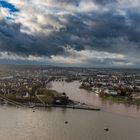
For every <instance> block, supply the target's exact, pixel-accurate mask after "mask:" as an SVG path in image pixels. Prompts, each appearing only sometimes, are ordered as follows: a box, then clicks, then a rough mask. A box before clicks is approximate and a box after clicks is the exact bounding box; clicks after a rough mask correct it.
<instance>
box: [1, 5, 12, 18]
mask: <svg viewBox="0 0 140 140" xmlns="http://www.w3.org/2000/svg"><path fill="white" fill-rule="evenodd" d="M9 15H10V13H9V10H8V9H7V8H3V7H1V6H0V20H3V19H5V18H6V17H8V16H9Z"/></svg>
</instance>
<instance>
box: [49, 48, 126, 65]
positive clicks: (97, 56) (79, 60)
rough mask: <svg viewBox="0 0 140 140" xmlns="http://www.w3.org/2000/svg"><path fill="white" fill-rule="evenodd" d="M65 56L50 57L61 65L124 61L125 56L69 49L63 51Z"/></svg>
mask: <svg viewBox="0 0 140 140" xmlns="http://www.w3.org/2000/svg"><path fill="white" fill-rule="evenodd" d="M65 54H66V55H56V56H55V55H52V56H51V58H52V60H53V61H54V62H57V63H63V64H86V63H88V61H100V62H101V61H104V60H105V59H110V60H113V59H115V60H125V59H126V56H125V55H123V54H117V53H109V52H103V51H95V50H81V51H76V50H74V49H72V48H70V47H67V48H66V49H65Z"/></svg>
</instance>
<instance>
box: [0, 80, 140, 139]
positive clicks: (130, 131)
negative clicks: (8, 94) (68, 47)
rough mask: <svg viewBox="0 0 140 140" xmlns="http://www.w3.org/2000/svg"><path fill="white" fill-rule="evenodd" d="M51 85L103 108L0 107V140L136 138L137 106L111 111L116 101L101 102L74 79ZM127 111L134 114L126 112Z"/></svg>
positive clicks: (138, 129)
mask: <svg viewBox="0 0 140 140" xmlns="http://www.w3.org/2000/svg"><path fill="white" fill-rule="evenodd" d="M52 84H53V89H55V90H58V91H61V92H66V93H67V94H68V95H69V96H70V98H72V99H75V100H78V101H81V102H85V103H89V104H91V105H96V106H101V107H102V109H103V110H102V111H86V110H75V109H74V110H73V109H65V108H63V109H61V108H46V109H45V108H37V109H35V112H33V109H28V108H16V107H12V106H6V105H4V106H0V139H1V140H132V139H133V140H140V117H139V116H138V114H139V109H138V108H137V109H135V107H134V106H133V107H132V106H125V105H124V107H122V106H123V105H118V107H121V109H117V111H116V110H114V111H113V109H115V108H117V104H116V105H114V104H109V103H103V102H102V101H100V99H99V98H98V97H96V95H94V94H93V93H89V92H86V91H85V90H81V89H79V88H78V87H77V86H78V84H79V83H78V82H74V83H62V82H54V83H52ZM72 85H73V86H72ZM68 89H69V90H68ZM78 91H79V92H78ZM83 97H84V99H83ZM94 97H96V98H94ZM109 107H110V108H111V109H109ZM127 108H129V109H127ZM133 108H134V111H132V110H133ZM125 109H126V110H127V111H125V113H122V112H123V110H125ZM110 110H111V111H110ZM130 110H131V111H130ZM136 111H137V113H136ZM112 112H113V113H112ZM131 112H134V114H135V115H130V113H131ZM120 114H121V115H120ZM130 116H133V117H130ZM65 121H68V124H65V123H64V122H65ZM105 127H108V128H109V131H108V132H106V131H104V128H105Z"/></svg>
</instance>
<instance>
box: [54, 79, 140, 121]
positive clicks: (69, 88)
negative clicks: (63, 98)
mask: <svg viewBox="0 0 140 140" xmlns="http://www.w3.org/2000/svg"><path fill="white" fill-rule="evenodd" d="M79 86H80V83H79V82H78V81H74V82H71V83H67V82H52V89H54V90H56V91H58V92H65V93H66V94H67V95H68V96H69V97H70V99H72V100H75V101H80V102H84V103H86V104H88V105H93V106H97V107H100V108H101V109H102V110H103V111H107V112H112V113H117V114H121V115H125V116H130V117H135V118H139V119H140V107H139V106H136V105H130V104H123V103H115V102H112V101H107V100H102V99H101V98H100V97H99V96H98V95H96V94H95V93H93V92H88V91H86V90H84V89H80V88H79Z"/></svg>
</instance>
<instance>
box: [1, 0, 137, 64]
mask: <svg viewBox="0 0 140 140" xmlns="http://www.w3.org/2000/svg"><path fill="white" fill-rule="evenodd" d="M90 1H91V0H90ZM93 1H94V3H95V4H97V5H99V6H101V7H102V8H104V7H106V8H108V6H107V5H109V7H110V8H109V10H105V11H104V10H102V8H101V9H98V10H95V11H88V12H87V13H86V12H75V13H73V14H70V13H68V14H66V15H64V19H65V20H66V21H67V23H66V25H65V29H61V30H59V31H53V32H52V33H51V34H50V35H44V34H37V35H34V34H27V33H23V32H21V26H22V25H21V24H17V23H14V22H12V23H10V24H9V23H8V21H5V19H3V20H1V21H0V51H1V52H5V51H6V52H9V53H14V54H17V55H21V56H25V57H27V56H29V55H33V56H39V57H41V56H46V57H51V55H65V53H66V52H65V49H64V48H65V47H66V46H67V45H70V46H71V48H73V49H74V50H76V51H81V50H87V49H88V50H96V51H103V52H110V53H122V54H126V55H128V57H129V56H130V57H133V58H136V59H137V58H139V54H140V26H139V23H140V11H139V10H133V8H132V9H131V8H128V9H119V8H117V3H118V1H117V0H93ZM61 2H64V3H67V4H70V3H72V4H74V5H76V6H79V1H78V0H77V1H74V0H71V1H70V0H66V1H64V0H61ZM115 4H116V8H115V9H114V5H115ZM110 5H112V6H110ZM112 7H113V8H112ZM118 11H119V12H118ZM122 11H123V12H122ZM124 13H125V14H124ZM49 16H53V15H49ZM55 20H56V21H58V22H59V20H60V19H59V17H58V18H56V19H55ZM44 28H53V26H51V25H47V26H44ZM109 61H110V63H109ZM114 61H115V60H112V61H111V60H105V61H103V62H102V63H104V64H105V63H108V64H112V63H113V62H114ZM117 61H118V60H117ZM125 61H126V60H125ZM92 62H93V61H92V60H91V61H90V62H89V63H92ZM94 63H96V62H94ZM97 63H98V61H97ZM100 64H101V62H100Z"/></svg>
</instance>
